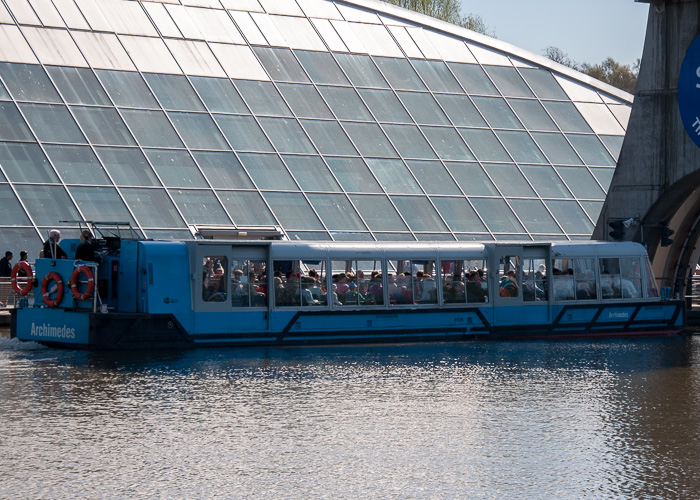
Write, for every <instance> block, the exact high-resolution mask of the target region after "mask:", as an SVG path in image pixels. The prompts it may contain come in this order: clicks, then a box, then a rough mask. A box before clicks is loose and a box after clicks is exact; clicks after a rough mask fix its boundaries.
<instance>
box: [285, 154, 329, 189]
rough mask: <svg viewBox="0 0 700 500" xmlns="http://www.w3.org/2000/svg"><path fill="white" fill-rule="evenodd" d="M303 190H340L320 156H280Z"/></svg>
mask: <svg viewBox="0 0 700 500" xmlns="http://www.w3.org/2000/svg"><path fill="white" fill-rule="evenodd" d="M282 158H283V159H284V161H285V163H286V164H287V167H288V168H289V170H291V172H292V175H294V178H295V179H296V180H297V183H299V185H300V186H301V189H302V190H304V191H341V189H340V186H339V185H338V183H337V182H336V181H335V179H334V178H333V175H331V173H330V171H329V170H328V168H327V167H326V165H325V164H324V163H323V160H322V159H321V157H320V156H291V155H284V156H282Z"/></svg>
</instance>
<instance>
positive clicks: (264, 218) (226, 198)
mask: <svg viewBox="0 0 700 500" xmlns="http://www.w3.org/2000/svg"><path fill="white" fill-rule="evenodd" d="M216 193H217V194H218V195H219V198H220V199H221V202H222V203H223V204H224V207H226V210H228V213H230V214H231V217H233V220H234V222H235V223H236V224H238V225H250V226H273V225H276V224H277V221H276V220H275V218H274V216H273V215H272V212H270V209H269V208H267V205H265V202H264V201H263V199H262V196H260V193H257V192H252V191H217V192H216Z"/></svg>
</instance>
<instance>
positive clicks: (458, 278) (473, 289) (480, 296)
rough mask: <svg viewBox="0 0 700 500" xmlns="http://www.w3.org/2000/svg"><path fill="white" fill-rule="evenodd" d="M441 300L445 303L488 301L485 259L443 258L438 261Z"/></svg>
mask: <svg viewBox="0 0 700 500" xmlns="http://www.w3.org/2000/svg"><path fill="white" fill-rule="evenodd" d="M440 275H441V279H442V300H443V303H445V304H464V303H465V302H466V303H469V304H474V303H483V302H488V296H489V294H488V285H487V284H488V280H487V276H486V261H484V260H481V259H477V260H443V261H442V262H441V263H440Z"/></svg>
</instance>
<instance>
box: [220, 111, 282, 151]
mask: <svg viewBox="0 0 700 500" xmlns="http://www.w3.org/2000/svg"><path fill="white" fill-rule="evenodd" d="M214 118H215V119H216V123H218V124H219V127H221V130H222V131H223V132H224V135H225V136H226V139H228V141H229V142H230V143H231V146H233V149H235V150H236V151H274V148H273V147H272V144H270V141H268V140H267V137H265V134H264V133H263V131H262V129H261V128H260V125H258V123H257V122H256V121H255V118H253V117H252V116H232V115H214Z"/></svg>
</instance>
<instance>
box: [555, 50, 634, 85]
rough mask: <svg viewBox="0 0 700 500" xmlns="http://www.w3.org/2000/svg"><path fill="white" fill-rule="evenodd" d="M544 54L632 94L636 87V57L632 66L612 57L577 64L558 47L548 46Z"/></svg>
mask: <svg viewBox="0 0 700 500" xmlns="http://www.w3.org/2000/svg"><path fill="white" fill-rule="evenodd" d="M544 55H545V56H546V57H547V58H549V59H551V60H552V61H554V62H557V63H559V64H563V65H564V66H568V67H569V68H572V69H575V70H576V71H580V72H581V73H585V74H586V75H588V76H592V77H593V78H596V79H598V80H600V81H601V82H605V83H607V84H609V85H612V86H613V87H617V88H618V89H621V90H624V91H625V92H629V93H630V94H634V91H635V88H636V87H637V76H638V75H639V66H640V63H641V61H640V60H639V59H637V62H636V63H635V64H634V65H633V66H632V67H630V66H628V65H624V64H620V63H619V62H617V61H616V60H614V59H613V58H612V57H608V58H607V59H606V60H605V61H603V62H602V63H600V64H588V63H583V64H580V65H579V64H578V63H577V62H576V61H573V60H572V59H570V58H569V56H568V55H567V54H565V53H564V52H563V51H562V50H561V49H559V48H558V47H553V46H549V47H547V48H546V49H545V50H544Z"/></svg>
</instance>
